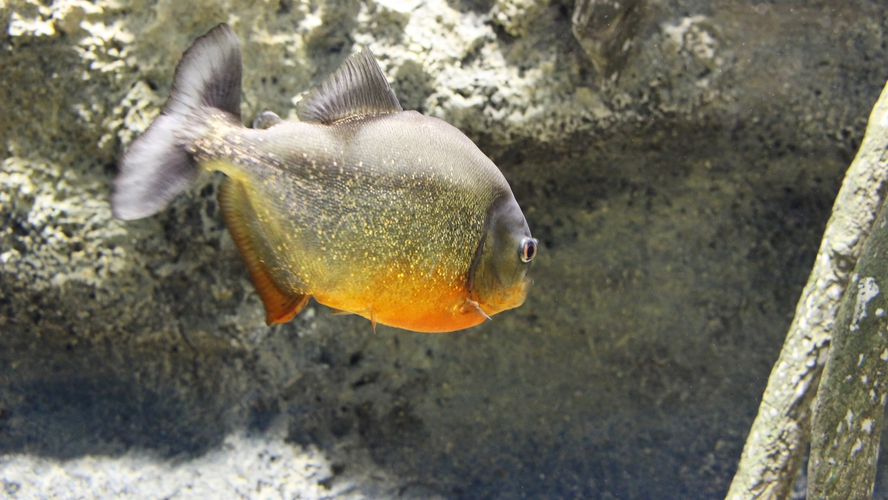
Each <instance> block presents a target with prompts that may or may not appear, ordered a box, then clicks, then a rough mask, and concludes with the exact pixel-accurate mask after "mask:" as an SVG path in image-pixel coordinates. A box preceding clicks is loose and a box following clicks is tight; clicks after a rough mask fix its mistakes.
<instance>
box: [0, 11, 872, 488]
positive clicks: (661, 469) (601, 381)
mask: <svg viewBox="0 0 888 500" xmlns="http://www.w3.org/2000/svg"><path fill="white" fill-rule="evenodd" d="M572 9H573V4H572V3H571V2H560V1H553V2H551V3H546V2H540V1H524V0H522V1H517V0H515V1H507V0H503V1H492V0H489V1H488V0H451V1H444V0H425V1H421V0H414V1H395V0H379V1H374V0H366V1H353V0H329V1H315V2H299V1H295V0H281V1H279V2H268V3H264V2H263V3H256V2H246V1H229V2H181V1H178V2H175V1H170V0H161V1H157V2H144V1H137V0H133V1H123V0H121V1H116V2H110V1H108V2H106V1H97V2H83V1H76V0H74V1H56V2H43V3H39V5H38V4H36V3H31V2H25V1H22V0H16V1H12V2H10V1H6V2H3V1H0V28H2V30H3V32H4V33H6V36H4V37H2V38H0V82H2V85H0V117H2V119H0V137H2V138H3V142H2V144H0V147H2V148H3V150H2V151H3V152H4V153H5V154H4V158H5V159H3V163H2V166H0V220H2V221H3V222H2V224H0V455H2V456H3V458H2V459H0V480H2V481H3V487H4V490H2V491H3V492H4V493H5V494H7V495H9V496H12V497H14V498H15V497H18V498H29V497H32V496H35V495H36V496H39V495H40V494H41V493H43V494H45V495H49V494H50V493H51V492H78V493H79V494H82V495H85V496H86V497H99V498H100V497H102V496H104V495H111V494H112V493H113V492H123V494H129V495H132V496H139V497H141V496H150V495H156V496H165V495H169V496H172V497H173V498H176V497H179V498H187V497H189V495H191V496H200V495H210V494H211V493H210V492H215V493H212V494H213V495H217V494H218V495H221V496H220V498H233V497H235V496H236V495H238V494H239V492H240V491H247V490H238V488H241V487H243V488H247V487H249V488H250V491H251V493H249V494H248V496H254V497H256V498H264V497H272V498H288V495H289V497H292V494H291V493H288V492H293V491H296V490H294V489H289V490H288V489H287V488H291V487H292V485H301V486H299V492H300V493H301V494H302V495H303V497H305V498H312V497H313V496H312V495H314V497H320V496H322V495H323V494H326V495H328V497H332V498H362V497H363V498H386V497H392V496H395V495H400V496H401V497H403V498H435V497H436V496H437V497H440V498H625V499H631V498H714V497H717V496H719V495H722V494H724V492H725V491H726V489H727V486H728V483H729V481H730V478H731V476H732V474H733V471H734V467H735V464H736V461H737V459H738V458H739V453H740V450H741V448H742V444H743V441H744V439H745V437H746V432H747V430H748V426H749V424H750V423H751V421H752V418H753V416H754V414H755V411H756V407H757V404H758V398H759V397H760V395H761V391H762V390H763V388H764V385H765V378H766V377H767V375H768V372H769V370H770V365H771V363H772V362H773V361H774V359H775V358H776V356H777V353H778V350H779V346H780V344H781V342H782V337H783V335H784V333H785V329H786V327H787V326H788V323H789V320H790V319H791V314H792V311H793V308H794V305H795V300H796V298H797V296H798V293H799V291H800V288H801V286H802V284H803V283H804V281H805V279H806V276H807V271H808V269H809V267H810V265H811V260H812V259H813V256H814V252H815V251H816V248H817V244H818V243H819V238H820V232H821V231H822V227H823V224H824V222H825V220H826V218H827V215H828V212H829V207H830V205H831V203H832V200H833V197H834V196H835V192H836V191H837V189H838V184H839V182H840V180H841V176H842V173H843V172H844V170H845V168H846V167H847V165H848V163H849V162H850V159H851V157H852V156H853V154H854V152H855V150H856V147H857V143H858V141H859V140H860V137H861V134H862V132H863V127H864V125H865V119H866V116H867V114H868V111H869V108H870V107H871V106H872V104H873V103H874V102H875V99H876V97H877V95H878V92H879V90H880V89H881V87H882V86H883V84H884V82H885V80H886V78H888V69H886V66H885V64H884V61H885V60H886V58H888V31H886V30H888V22H886V18H888V12H886V8H885V7H884V6H883V5H882V3H881V2H877V1H864V2H857V3H855V4H854V5H853V6H852V5H849V4H846V3H843V2H838V1H822V2H808V1H801V0H798V1H789V2H776V3H764V2H763V3H759V4H756V5H749V4H747V3H746V2H737V1H728V0H722V1H716V2H700V1H694V0H677V1H648V2H645V7H644V9H643V10H642V14H641V19H640V21H639V24H638V28H637V35H636V36H635V38H634V39H633V41H632V43H631V44H630V47H629V48H628V52H627V53H626V54H625V61H623V62H622V63H621V65H620V69H619V71H617V72H616V73H615V74H613V75H610V76H603V75H601V74H599V73H598V72H597V71H596V69H595V66H594V65H593V64H592V62H591V61H590V60H589V58H588V56H587V55H586V53H585V52H584V51H583V50H582V48H581V46H580V44H579V43H578V42H577V41H576V40H575V39H574V37H573V35H572V33H571V15H572ZM219 21H226V22H229V23H230V24H231V25H232V26H233V27H234V28H235V30H236V31H237V32H238V33H239V35H240V36H241V39H242V40H243V42H244V62H245V68H244V75H245V81H244V92H245V95H244V103H243V115H244V119H245V121H247V122H249V121H251V120H252V118H253V117H254V116H255V115H256V114H257V113H259V112H260V111H262V110H263V109H266V108H268V109H272V110H274V111H276V112H278V113H279V114H281V115H282V116H287V115H288V114H292V113H293V106H294V102H295V100H298V97H299V95H300V94H301V93H302V92H304V91H305V90H307V88H308V87H309V86H310V85H312V84H314V83H317V82H318V81H320V79H322V78H323V77H324V76H325V75H327V74H328V73H329V72H330V71H332V70H333V69H335V68H336V67H337V66H338V64H339V63H340V62H341V61H342V59H343V58H344V57H346V55H347V54H349V53H350V52H352V51H355V50H357V49H358V45H359V44H366V45H369V46H370V48H371V49H372V50H373V52H374V53H375V54H376V55H377V56H378V58H379V59H380V62H381V64H382V65H383V68H384V70H385V72H386V74H387V75H389V77H390V78H391V79H392V81H393V87H394V89H395V91H396V93H397V94H398V96H399V97H400V98H401V100H402V102H403V103H404V105H405V107H407V108H414V109H419V110H421V111H422V112H424V113H427V114H431V115H434V116H439V117H441V118H443V119H446V120H448V121H449V122H451V123H453V124H455V125H457V126H459V127H460V128H462V129H463V130H464V131H465V132H466V133H467V134H469V135H470V136H471V137H472V138H473V139H475V140H476V141H477V142H478V144H479V146H480V147H481V148H482V149H483V150H484V151H485V152H487V153H488V154H489V155H490V156H491V157H492V158H493V159H494V161H495V162H496V163H497V164H498V165H500V167H501V168H502V169H503V171H504V173H505V174H506V176H507V178H508V179H509V180H510V182H511V183H512V185H513V188H514V191H515V194H516V197H517V199H518V201H519V203H521V204H522V206H523V207H524V209H525V212H526V214H527V216H528V221H529V224H530V226H531V229H532V230H533V231H534V234H535V235H536V236H537V237H539V238H540V239H541V241H542V242H543V243H544V247H543V249H542V250H541V252H540V255H539V257H538V262H537V263H536V264H535V265H534V269H533V270H532V274H533V276H534V278H535V280H536V284H535V286H534V288H533V290H532V291H531V294H530V298H529V300H528V302H527V304H526V305H525V306H523V307H522V308H520V309H518V310H515V311H511V312H508V313H504V314H501V315H498V316H496V317H495V318H494V320H493V321H491V322H488V323H487V324H485V325H482V326H480V327H478V328H475V329H471V330H468V331H465V332H460V333H455V334H445V335H427V334H414V333H408V332H402V331H396V330H392V329H389V328H385V327H381V328H379V331H378V333H376V334H374V333H373V332H372V330H371V328H370V326H369V324H368V323H367V322H366V321H364V320H361V319H360V318H355V317H343V316H331V315H330V313H329V311H328V310H326V309H325V308H323V307H320V306H313V307H310V309H308V310H307V311H305V312H304V313H303V314H301V315H300V316H299V317H297V318H296V320H295V321H294V322H292V323H290V324H287V325H283V326H277V327H274V328H266V327H265V326H264V322H263V318H264V313H263V311H262V307H261V304H260V302H259V300H258V298H257V296H256V294H255V293H254V291H253V290H252V288H251V286H250V284H249V279H248V276H247V275H246V273H245V271H244V269H243V267H242V265H241V263H240V261H239V258H238V256H237V254H236V251H235V249H234V246H233V244H232V242H231V239H230V238H229V237H228V235H227V233H226V232H225V229H224V226H223V225H222V222H221V218H220V216H219V211H218V207H217V205H216V202H215V186H216V185H217V183H218V180H219V179H218V178H215V177H213V178H209V177H208V178H207V179H205V180H204V181H203V182H202V183H201V185H199V186H196V187H195V188H194V189H193V190H192V191H191V192H189V194H188V195H187V196H184V197H182V198H181V199H179V200H177V201H176V202H175V203H174V204H173V205H172V206H171V207H170V208H169V209H168V210H166V211H164V212H162V213H161V214H159V215H157V216H155V217H152V218H150V219H148V220H144V221H137V222H130V223H122V222H121V221H116V220H114V219H112V218H111V216H110V211H109V208H108V204H107V197H108V186H109V182H110V180H111V178H112V177H113V175H114V171H115V165H116V161H117V159H118V157H119V155H120V152H121V150H122V148H123V147H124V146H125V145H126V144H127V143H128V142H129V141H130V140H131V139H132V137H133V136H134V135H135V134H137V133H139V132H141V131H142V130H144V128H145V127H146V126H147V124H148V123H149V122H150V119H151V118H152V117H153V116H155V115H156V113H157V112H158V106H159V105H160V104H162V102H163V100H164V96H165V95H166V92H167V91H168V89H169V85H170V79H171V75H172V71H173V69H174V67H175V63H176V62H177V61H178V59H179V57H180V55H181V53H182V51H184V49H185V48H186V47H187V46H188V43H189V42H190V41H191V40H192V39H193V38H194V37H196V36H198V35H200V34H202V33H203V32H205V31H206V30H208V29H209V28H211V27H212V26H213V25H215V24H216V23H217V22H219ZM263 457H265V458H263ZM270 457H280V458H270ZM263 461H264V462H263ZM278 461H279V462H278ZM263 464H264V465H263ZM275 464H277V465H275ZM287 475H290V476H292V478H293V480H292V482H290V481H287V482H284V481H283V479H282V477H283V476H287ZM290 476H287V477H290ZM85 477H89V479H84V478H85ZM196 478H202V479H196ZM239 481H240V482H239ZM266 484H268V485H270V486H268V488H266V487H265V486H260V485H266ZM882 484H884V482H880V483H879V485H877V494H878V490H879V489H880V486H881V485H882ZM253 485H256V486H255V487H253ZM275 485H278V486H281V485H283V486H282V488H277V486H275ZM60 494H62V493H60ZM64 494H67V493H64Z"/></svg>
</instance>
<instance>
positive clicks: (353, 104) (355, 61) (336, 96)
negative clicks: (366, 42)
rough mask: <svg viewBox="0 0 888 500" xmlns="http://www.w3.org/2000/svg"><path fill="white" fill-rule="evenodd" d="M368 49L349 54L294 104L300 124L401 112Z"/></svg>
mask: <svg viewBox="0 0 888 500" xmlns="http://www.w3.org/2000/svg"><path fill="white" fill-rule="evenodd" d="M403 110H404V108H402V107H401V103H399V102H398V98H397V97H395V93H394V92H393V91H392V87H391V86H390V85H389V83H388V80H386V79H385V75H384V74H383V73H382V68H380V67H379V63H377V62H376V59H375V58H374V57H373V54H372V53H371V52H370V49H368V48H366V47H364V50H362V51H361V52H360V53H358V54H352V55H351V56H349V57H348V59H346V60H345V62H343V63H342V66H340V67H339V69H337V70H336V72H335V73H333V74H332V75H330V76H329V77H327V79H326V80H324V82H323V83H321V85H320V86H318V87H314V88H313V89H311V91H310V92H309V93H308V95H306V96H305V98H303V99H302V101H300V102H299V104H297V105H296V114H297V115H298V116H299V119H300V120H302V121H304V122H315V123H325V124H330V123H333V122H335V121H339V120H342V119H344V118H349V117H352V116H360V115H368V114H380V113H397V112H399V111H403Z"/></svg>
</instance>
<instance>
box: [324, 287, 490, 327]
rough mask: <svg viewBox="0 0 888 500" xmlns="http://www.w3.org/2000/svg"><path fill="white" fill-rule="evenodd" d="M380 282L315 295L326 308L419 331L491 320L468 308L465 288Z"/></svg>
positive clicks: (472, 324) (470, 325)
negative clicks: (366, 286) (368, 286)
mask: <svg viewBox="0 0 888 500" xmlns="http://www.w3.org/2000/svg"><path fill="white" fill-rule="evenodd" d="M378 283H379V286H373V287H370V288H364V289H358V290H350V289H348V288H347V287H340V288H339V289H338V290H335V291H332V292H323V291H318V292H316V293H314V294H313V295H314V298H315V300H317V301H318V302H319V303H321V304H324V305H325V306H328V307H332V308H333V309H338V310H340V311H345V312H349V313H354V314H357V315H359V316H363V317H365V318H367V319H369V320H370V321H371V322H373V323H374V324H375V323H379V324H382V325H388V326H393V327H395V328H403V329H405V330H413V331H416V332H426V333H441V332H452V331H455V330H462V329H464V328H469V327H472V326H475V325H477V324H479V323H481V322H483V321H484V320H485V319H487V318H486V316H484V314H482V313H481V312H480V311H479V310H477V309H473V308H467V307H466V302H467V301H468V300H469V291H468V289H467V288H466V287H465V286H462V287H458V286H446V285H440V284H439V285H437V286H435V285H429V284H426V285H425V286H421V287H415V286H404V285H403V284H402V286H398V283H392V282H391V280H382V281H380V282H378Z"/></svg>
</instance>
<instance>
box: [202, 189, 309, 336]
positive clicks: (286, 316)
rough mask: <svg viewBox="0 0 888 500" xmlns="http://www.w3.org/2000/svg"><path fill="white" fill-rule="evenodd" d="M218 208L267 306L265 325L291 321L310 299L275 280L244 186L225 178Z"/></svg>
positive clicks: (307, 295) (306, 295) (254, 284)
mask: <svg viewBox="0 0 888 500" xmlns="http://www.w3.org/2000/svg"><path fill="white" fill-rule="evenodd" d="M219 205H220V206H221V207H222V214H223V216H224V218H225V225H226V226H228V231H229V232H230V233H231V237H232V239H234V243H235V245H237V250H238V252H239V253H240V255H241V258H242V259H243V261H244V265H246V266H247V270H248V271H249V273H250V278H251V279H252V280H253V286H254V287H255V288H256V291H257V292H258V293H259V297H260V298H261V299H262V304H263V305H264V306H265V324H267V325H274V324H277V323H286V322H288V321H290V320H291V319H293V317H294V316H296V314H298V313H299V311H301V310H302V308H303V307H305V304H306V303H307V302H308V299H309V298H310V297H311V295H309V294H300V293H294V292H289V293H288V292H286V291H284V290H281V288H280V287H278V285H277V284H275V282H274V280H272V278H271V276H270V275H269V273H268V270H267V269H266V268H265V264H264V262H263V259H262V257H261V256H260V255H261V254H262V253H263V250H267V249H264V248H262V246H263V245H264V243H263V242H262V241H260V240H258V239H257V236H259V234H261V233H260V230H261V229H260V227H259V222H258V220H257V218H256V214H255V212H254V211H253V207H252V206H251V204H250V201H249V198H248V196H247V193H246V190H245V189H244V186H243V184H241V183H240V182H239V181H236V180H233V179H231V178H230V177H229V178H226V179H225V180H224V181H223V182H222V186H221V187H220V188H219Z"/></svg>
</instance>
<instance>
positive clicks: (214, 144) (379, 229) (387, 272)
mask: <svg viewBox="0 0 888 500" xmlns="http://www.w3.org/2000/svg"><path fill="white" fill-rule="evenodd" d="M241 73H242V63H241V52H240V41H239V39H238V37H237V34H236V33H235V31H234V30H233V29H232V28H231V27H229V26H228V25H226V24H224V23H223V24H220V25H218V26H216V27H215V28H213V29H212V30H210V31H209V32H208V33H206V34H205V35H203V36H201V37H199V38H197V39H196V40H195V41H194V42H193V43H192V45H191V46H190V47H189V48H188V50H186V51H185V53H184V54H183V56H182V59H181V61H180V62H179V64H178V66H177V67H176V71H175V73H174V76H173V83H172V88H171V91H170V95H169V98H168V100H167V101H166V103H165V104H164V106H163V108H162V110H161V112H160V114H159V115H158V116H157V117H156V118H155V119H154V121H153V122H152V123H151V124H150V125H149V127H148V128H147V129H146V130H145V132H143V133H142V134H141V135H140V136H139V137H137V138H136V139H135V140H134V141H133V142H132V143H131V144H130V146H129V148H128V149H127V150H126V151H125V152H124V154H123V156H122V157H121V160H120V163H119V168H118V173H117V176H116V178H115V179H114V182H113V186H112V193H111V198H110V204H111V210H112V213H113V215H114V216H115V217H117V218H119V219H123V220H133V219H141V218H145V217H150V216H152V215H154V214H156V213H158V212H160V211H161V210H163V209H164V208H165V207H166V206H167V205H168V204H169V203H170V202H171V201H172V200H173V199H174V198H175V197H176V196H178V195H179V194H181V193H182V192H184V191H186V190H188V189H189V188H190V187H191V186H192V185H193V184H194V183H196V182H197V180H198V178H199V177H200V176H201V174H202V172H207V171H209V172H213V171H220V172H222V173H223V174H225V177H224V179H223V181H222V183H221V185H220V188H219V190H218V191H219V192H218V201H219V206H220V208H221V212H222V217H223V219H224V221H225V225H226V227H227V228H228V231H229V233H230V234H231V237H232V239H233V240H234V242H235V245H236V247H237V249H238V251H239V253H240V255H241V258H242V260H243V262H244V264H245V266H246V268H247V270H248V272H249V274H250V277H251V279H252V282H253V285H254V287H255V289H256V291H257V292H258V294H259V296H260V298H261V300H262V303H263V305H264V307H265V312H266V318H265V319H266V324H268V325H273V324H278V323H285V322H288V321H290V320H292V319H293V317H295V315H296V314H298V313H299V311H300V310H301V309H302V308H303V307H304V306H305V305H306V303H307V302H308V300H309V299H310V298H312V297H313V298H314V299H315V300H316V301H317V302H318V303H320V304H323V305H326V306H328V307H330V308H332V309H333V310H334V311H336V312H342V313H351V314H357V315H359V316H362V317H364V318H366V319H369V320H370V322H371V324H372V325H373V329H374V330H375V329H376V325H377V324H383V325H388V326H391V327H395V328H400V329H404V330H410V331H416V332H451V331H457V330H462V329H465V328H469V327H472V326H475V325H478V324H480V323H482V322H484V321H486V320H488V319H490V317H491V316H493V315H495V314H497V313H499V312H502V311H505V310H508V309H513V308H515V307H518V306H520V305H522V304H523V303H524V301H525V298H526V297H527V294H528V290H529V288H530V286H531V283H532V279H531V278H530V277H529V276H528V275H527V274H528V270H529V269H530V265H531V262H532V261H533V259H534V256H535V255H536V253H537V250H538V245H539V244H538V241H537V240H536V239H535V238H533V236H531V233H530V229H529V228H528V225H527V221H526V219H525V217H524V213H523V212H522V210H521V208H520V207H519V205H518V203H517V201H516V200H515V196H514V194H513V192H512V190H511V188H510V186H509V184H508V182H507V181H506V179H505V177H504V176H503V174H502V172H501V171H500V170H499V169H498V168H497V167H496V165H495V164H494V163H493V162H492V161H491V160H490V159H489V158H488V157H487V156H485V155H484V153H482V152H481V150H480V149H479V148H478V147H477V146H476V145H475V144H474V143H473V142H472V140H471V139H469V138H468V137H467V136H466V135H465V134H463V133H462V132H460V131H459V130H458V129H457V128H455V127H453V126H452V125H450V124H448V123H447V122H445V121H443V120H440V119H437V118H434V117H428V116H424V115H422V114H420V113H418V112H416V111H405V110H404V109H403V108H402V107H401V104H400V103H399V101H398V99H397V97H396V96H395V93H394V91H393V90H392V88H391V86H390V84H389V82H388V80H387V79H386V77H385V75H384V73H383V71H382V69H381V67H380V66H379V63H378V62H377V61H376V59H375V57H374V56H373V54H372V53H371V52H370V50H369V49H368V48H363V49H362V50H361V51H360V52H357V53H354V54H352V55H350V56H349V57H347V58H346V59H345V61H344V62H343V63H342V65H341V66H340V67H339V69H337V70H336V71H335V72H334V73H333V74H331V75H330V76H328V77H327V78H326V79H325V80H324V81H323V82H322V83H321V84H320V85H318V86H316V87H313V88H312V89H311V90H310V91H309V92H308V93H307V94H306V95H305V96H304V97H303V99H302V100H301V101H300V102H298V103H297V105H296V115H297V117H298V120H284V119H281V118H280V117H279V116H278V115H276V114H275V113H273V112H272V111H264V112H262V113H260V114H259V115H258V116H257V117H256V119H255V120H254V122H253V124H252V127H246V126H244V124H243V122H242V120H241V110H240V99H241Z"/></svg>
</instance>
